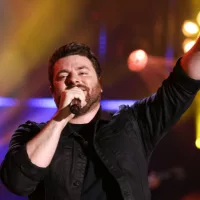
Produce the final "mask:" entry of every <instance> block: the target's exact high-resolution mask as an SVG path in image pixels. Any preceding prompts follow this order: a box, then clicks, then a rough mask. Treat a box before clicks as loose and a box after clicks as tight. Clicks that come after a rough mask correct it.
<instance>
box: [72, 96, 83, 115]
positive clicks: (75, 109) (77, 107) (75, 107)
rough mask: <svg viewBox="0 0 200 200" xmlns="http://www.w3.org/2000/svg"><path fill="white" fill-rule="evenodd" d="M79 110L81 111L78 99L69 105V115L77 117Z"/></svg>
mask: <svg viewBox="0 0 200 200" xmlns="http://www.w3.org/2000/svg"><path fill="white" fill-rule="evenodd" d="M80 109H81V101H80V100H79V99H73V100H72V102H71V104H70V111H71V113H73V114H75V115H77V114H79V113H80Z"/></svg>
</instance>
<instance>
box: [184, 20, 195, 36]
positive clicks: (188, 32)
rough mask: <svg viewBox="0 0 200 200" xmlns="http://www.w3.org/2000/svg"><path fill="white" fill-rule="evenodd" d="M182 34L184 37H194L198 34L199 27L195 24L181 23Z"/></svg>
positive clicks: (189, 22) (190, 22) (187, 21)
mask: <svg viewBox="0 0 200 200" xmlns="http://www.w3.org/2000/svg"><path fill="white" fill-rule="evenodd" d="M182 32H183V34H184V35H185V36H186V37H191V36H195V35H196V34H197V33H198V32H199V27H198V25H197V24H196V23H194V22H192V21H189V20H186V21H185V22H184V23H183V27H182Z"/></svg>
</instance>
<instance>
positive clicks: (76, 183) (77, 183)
mask: <svg viewBox="0 0 200 200" xmlns="http://www.w3.org/2000/svg"><path fill="white" fill-rule="evenodd" d="M80 184H81V182H80V181H74V182H73V186H79V185H80Z"/></svg>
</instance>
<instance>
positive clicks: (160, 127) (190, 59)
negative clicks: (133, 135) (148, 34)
mask: <svg viewBox="0 0 200 200" xmlns="http://www.w3.org/2000/svg"><path fill="white" fill-rule="evenodd" d="M182 59H184V60H182ZM199 62H200V55H199V52H198V51H196V47H194V49H193V50H192V51H191V52H190V53H189V54H185V55H184V56H183V58H181V59H179V60H178V62H177V64H176V66H175V67H174V69H173V72H172V73H171V74H170V76H169V77H168V78H167V79H166V80H164V81H163V83H162V86H161V87H160V88H159V89H158V91H157V92H156V93H155V94H153V95H152V96H150V97H148V98H145V99H143V100H141V101H138V102H137V103H135V105H133V112H134V116H135V117H136V121H137V124H138V127H139V130H140V131H139V135H138V136H139V137H141V141H142V142H143V144H144V148H145V151H146V154H147V156H149V155H150V154H151V152H152V150H153V149H154V147H155V145H156V144H157V143H158V141H159V140H161V138H162V137H163V136H164V134H165V133H166V132H167V131H168V130H169V129H170V128H171V127H172V126H173V125H174V124H175V123H176V122H177V121H178V120H179V119H180V117H181V116H182V114H183V113H184V112H185V111H186V110H187V109H188V108H189V106H190V105H191V103H192V101H193V100H194V98H195V96H196V93H197V92H198V90H199V88H200V81H199V79H200V78H199V76H198V71H200V64H198V63H199ZM182 63H183V65H184V66H182ZM198 65H199V66H198ZM193 70H195V71H197V72H195V73H193ZM199 75H200V74H199ZM195 79H198V80H195Z"/></svg>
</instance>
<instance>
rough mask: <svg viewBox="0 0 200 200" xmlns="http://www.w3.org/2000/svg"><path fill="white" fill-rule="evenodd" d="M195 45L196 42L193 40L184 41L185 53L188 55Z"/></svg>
mask: <svg viewBox="0 0 200 200" xmlns="http://www.w3.org/2000/svg"><path fill="white" fill-rule="evenodd" d="M194 44H195V40H192V39H189V38H187V39H185V40H184V41H183V51H184V52H185V53H186V52H188V51H189V50H190V49H191V48H192V47H193V46H194Z"/></svg>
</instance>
